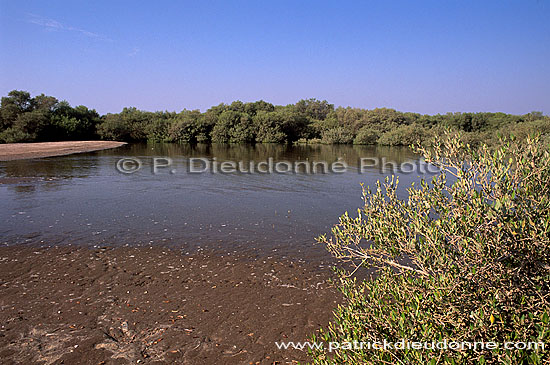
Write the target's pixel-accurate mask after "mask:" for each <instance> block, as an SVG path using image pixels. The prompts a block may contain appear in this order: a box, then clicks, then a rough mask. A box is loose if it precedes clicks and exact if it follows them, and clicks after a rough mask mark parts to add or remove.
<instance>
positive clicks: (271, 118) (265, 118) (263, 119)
mask: <svg viewBox="0 0 550 365" xmlns="http://www.w3.org/2000/svg"><path fill="white" fill-rule="evenodd" d="M253 121H254V129H255V131H256V142H260V143H283V142H285V141H286V138H287V136H286V134H285V133H284V131H283V128H284V126H285V118H284V115H282V113H280V112H266V111H260V112H258V113H257V114H256V115H255V116H254V118H253Z"/></svg>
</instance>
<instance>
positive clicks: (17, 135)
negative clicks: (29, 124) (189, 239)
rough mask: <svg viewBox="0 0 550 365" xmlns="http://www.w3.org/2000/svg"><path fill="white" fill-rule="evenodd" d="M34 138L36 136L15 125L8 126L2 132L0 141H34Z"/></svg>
mask: <svg viewBox="0 0 550 365" xmlns="http://www.w3.org/2000/svg"><path fill="white" fill-rule="evenodd" d="M34 138H35V137H34V136H32V135H30V134H28V133H26V132H23V131H22V130H21V129H19V128H14V127H11V128H7V129H5V130H4V131H2V132H1V133H0V143H17V142H32V141H33V140H34Z"/></svg>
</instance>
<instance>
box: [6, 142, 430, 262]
mask: <svg viewBox="0 0 550 365" xmlns="http://www.w3.org/2000/svg"><path fill="white" fill-rule="evenodd" d="M154 157H169V158H171V159H172V166H170V168H160V169H159V171H158V173H156V174H154V173H153V172H152V168H151V164H152V159H153V158H154ZM122 158H137V159H139V160H140V161H141V162H142V167H141V169H140V170H139V171H137V172H135V173H132V174H123V173H120V172H119V171H117V169H116V164H117V162H118V161H119V160H120V159H122ZM189 158H208V159H209V160H210V161H212V160H213V158H216V161H217V162H222V161H235V162H238V161H243V163H245V164H246V166H248V164H249V163H250V161H253V162H256V163H258V162H262V161H268V159H269V158H273V161H274V163H276V162H281V161H286V162H288V163H294V162H296V161H302V162H313V161H326V162H327V163H332V162H334V161H336V160H337V159H338V158H342V159H343V161H345V162H346V163H347V164H348V165H349V166H348V168H347V170H346V172H344V173H324V174H323V173H316V174H311V173H310V174H306V173H274V174H267V173H253V174H249V173H241V172H234V173H226V174H221V173H210V172H208V173H200V174H192V173H189V172H188V169H189ZM360 158H377V159H385V163H386V167H387V169H386V171H385V172H384V171H381V168H380V166H379V167H368V168H366V169H364V171H362V172H361V171H360V164H359V159H360ZM373 161H374V160H372V161H371V160H369V161H368V162H367V164H368V165H369V166H370V165H373ZM411 162H414V163H420V161H419V160H418V156H416V155H414V154H412V152H410V150H408V149H407V148H379V147H378V148H375V147H359V146H280V145H258V146H240V145H237V146H228V145H214V146H195V147H192V146H186V145H174V144H169V145H167V144H164V145H161V144H158V145H151V144H149V145H147V144H133V145H128V146H125V147H122V148H119V149H114V150H107V151H100V152H95V153H87V154H77V155H71V156H65V157H52V158H47V159H35V160H26V161H10V162H0V179H1V180H3V181H4V182H5V183H4V184H0V201H1V206H2V209H1V210H0V237H1V238H0V239H1V241H0V242H1V243H3V244H8V245H12V244H22V243H34V244H36V243H38V244H46V245H51V244H69V243H70V244H82V245H105V244H108V245H148V244H168V245H176V246H181V247H189V248H193V247H197V246H201V247H202V246H206V247H208V246H213V247H217V246H221V247H224V248H225V247H227V248H228V249H238V248H257V249H260V250H269V251H273V250H277V251H278V252H282V253H284V254H304V255H316V254H319V252H324V251H323V248H322V247H319V246H316V245H314V237H316V236H318V235H320V234H323V233H328V232H329V231H330V227H331V226H332V225H334V224H335V223H337V221H338V217H339V216H340V215H341V214H342V213H344V212H345V211H349V212H350V214H355V212H356V210H357V208H358V207H360V206H361V204H362V200H361V187H360V183H364V184H365V185H371V186H373V185H374V183H375V182H376V180H378V179H382V178H383V177H384V176H386V175H390V174H391V171H390V169H389V167H390V166H391V165H389V164H391V163H394V164H396V165H397V166H405V165H402V164H407V165H406V168H407V169H408V170H407V169H406V170H407V171H410V166H411V165H410V163H411ZM380 163H382V162H380ZM404 169H405V168H404ZM173 170H175V171H173ZM170 171H171V172H172V173H171V172H170ZM401 175H402V177H401V186H402V192H401V193H402V194H403V193H404V189H405V187H406V186H408V185H410V183H411V182H412V181H418V180H419V179H420V175H422V174H421V173H420V172H418V171H416V172H413V173H408V174H404V175H403V174H401ZM18 177H28V179H16V178H18Z"/></svg>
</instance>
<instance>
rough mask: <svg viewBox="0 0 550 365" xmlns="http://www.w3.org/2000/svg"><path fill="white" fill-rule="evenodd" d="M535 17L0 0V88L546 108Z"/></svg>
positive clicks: (161, 97)
mask: <svg viewBox="0 0 550 365" xmlns="http://www.w3.org/2000/svg"><path fill="white" fill-rule="evenodd" d="M549 19H550V1H549V0H523V1H507V0H499V1H483V0H482V1H480V0H477V1H467V0H460V1H445V0H437V1H410V0H405V1H401V0H399V1H319V0H317V1H306V0H294V1H283V0H281V1H230V0H226V1H205V0H203V1H193V2H189V1H148V2H139V1H55V0H54V1H5V0H0V93H1V94H2V95H6V94H7V93H8V92H9V91H10V90H13V89H22V90H27V91H29V92H31V93H32V94H33V95H34V94H36V93H45V94H47V95H53V96H56V97H57V98H59V99H65V100H67V101H69V102H70V103H71V104H72V105H79V104H84V105H86V106H89V107H92V108H95V109H96V110H98V111H99V112H100V113H107V112H119V111H120V110H121V109H122V108H123V107H125V106H135V107H138V108H140V109H145V110H176V111H180V110H181V109H183V108H188V109H201V110H205V109H206V108H208V107H210V106H212V105H216V104H219V103H221V102H231V101H233V100H242V101H254V100H260V99H263V100H266V101H270V102H272V103H274V104H289V103H294V102H296V101H298V100H299V99H303V98H318V99H326V100H328V101H329V102H331V103H333V104H335V105H342V106H355V107H363V108H369V109H370V108H375V107H391V108H395V109H398V110H402V111H414V112H420V113H429V114H433V113H444V112H449V111H450V112H454V111H504V112H509V113H518V114H523V113H527V112H529V111H533V110H538V111H543V112H544V113H545V114H550V20H549Z"/></svg>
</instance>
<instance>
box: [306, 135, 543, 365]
mask: <svg viewBox="0 0 550 365" xmlns="http://www.w3.org/2000/svg"><path fill="white" fill-rule="evenodd" d="M548 147H549V146H548V145H543V144H541V142H540V140H539V139H531V138H527V139H526V140H525V141H522V142H521V143H516V142H507V141H505V140H504V141H501V143H500V145H499V147H497V148H495V149H490V148H488V147H487V146H486V145H483V146H481V147H480V148H479V149H473V148H471V147H470V146H468V145H466V144H464V142H463V141H462V140H461V139H460V138H458V137H456V136H452V135H446V136H444V137H443V138H441V139H436V140H435V142H434V143H433V145H432V147H431V148H430V149H426V148H422V147H416V150H417V152H419V153H421V154H423V156H424V158H425V160H426V161H427V162H428V163H431V164H433V165H435V166H438V167H440V168H441V173H440V174H439V175H437V176H435V177H434V178H433V180H432V181H431V183H428V182H426V181H422V182H421V183H420V185H419V186H416V185H414V184H413V185H412V186H411V187H409V188H408V197H407V198H400V197H399V196H398V194H397V188H398V183H399V179H398V178H396V177H392V178H391V179H390V178H386V180H385V182H384V183H380V182H378V183H377V185H376V188H375V190H374V191H371V190H370V189H369V188H366V189H364V201H365V204H364V207H363V208H362V209H360V210H358V216H357V217H356V218H353V217H350V216H349V215H348V214H347V213H345V214H344V215H343V216H342V217H340V222H339V224H338V225H336V226H335V227H334V228H333V230H332V233H333V237H331V238H328V237H327V236H321V237H320V238H319V239H318V240H319V242H321V243H323V244H325V245H326V247H327V249H328V250H329V251H330V252H331V253H332V255H334V256H335V257H336V258H338V259H340V260H344V261H351V262H355V263H358V264H360V265H363V266H366V267H368V268H371V269H375V270H377V271H376V275H375V277H374V278H373V279H372V280H365V281H363V282H357V281H356V280H354V279H351V278H350V276H349V275H344V273H341V274H342V275H341V276H340V284H341V288H342V292H343V293H344V295H345V297H346V304H345V305H342V306H339V307H338V308H337V310H336V311H335V321H334V323H332V324H331V325H329V327H328V328H326V329H323V330H322V331H321V332H320V334H319V335H318V336H316V337H314V340H315V341H323V342H325V343H329V342H340V343H343V342H350V343H352V342H353V341H357V342H374V341H383V340H387V341H390V342H398V341H401V340H402V339H408V340H410V341H419V342H429V343H430V342H431V341H436V342H437V341H442V340H444V339H447V340H448V341H449V342H450V341H458V342H463V341H468V342H471V343H473V342H475V341H478V342H479V341H483V342H496V343H499V344H504V343H506V342H509V341H510V342H518V341H523V342H532V343H539V346H540V343H546V345H548V342H549V340H550V325H549V316H550V269H549V268H550V185H549V184H548V181H550V154H549V149H548ZM312 356H313V359H314V363H316V364H328V363H331V364H332V363H336V364H340V363H351V364H387V363H391V364H396V363H399V364H481V363H492V364H501V363H502V364H542V363H547V362H548V360H549V359H550V353H549V350H548V349H547V348H546V349H545V350H542V349H541V348H540V347H539V349H538V350H534V349H531V350H520V349H514V350H510V349H505V348H504V347H503V346H500V347H499V348H497V349H487V348H478V350H477V351H474V350H473V349H468V347H465V348H464V349H463V350H450V349H446V350H433V351H432V350H418V349H408V350H407V349H405V350H399V349H389V350H386V351H381V350H376V349H374V350H369V349H363V350H360V349H359V350H353V351H352V350H343V349H340V350H337V351H335V352H332V353H329V352H328V351H327V349H326V347H325V349H324V350H315V351H313V352H312Z"/></svg>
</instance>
